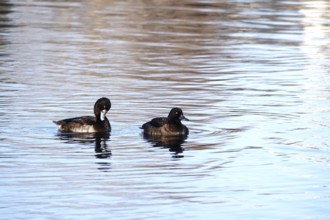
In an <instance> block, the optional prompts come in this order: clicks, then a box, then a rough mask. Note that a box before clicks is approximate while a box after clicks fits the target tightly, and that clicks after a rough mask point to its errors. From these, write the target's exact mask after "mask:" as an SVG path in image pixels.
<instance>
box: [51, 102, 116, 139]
mask: <svg viewBox="0 0 330 220" xmlns="http://www.w3.org/2000/svg"><path fill="white" fill-rule="evenodd" d="M110 108H111V102H110V100H109V99H108V98H105V97H102V98H100V99H98V100H97V101H96V102H95V104H94V115H95V116H81V117H76V118H68V119H63V120H59V121H53V122H54V123H55V124H56V125H57V128H58V131H60V132H67V133H96V132H110V131H111V125H110V122H109V120H108V118H107V117H106V114H107V112H108V111H109V110H110Z"/></svg>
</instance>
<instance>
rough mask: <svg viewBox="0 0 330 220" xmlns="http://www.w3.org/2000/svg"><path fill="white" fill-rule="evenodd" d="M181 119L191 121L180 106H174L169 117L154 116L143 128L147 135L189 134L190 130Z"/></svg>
mask: <svg viewBox="0 0 330 220" xmlns="http://www.w3.org/2000/svg"><path fill="white" fill-rule="evenodd" d="M181 120H186V121H189V119H188V118H186V117H185V116H184V115H183V112H182V110H181V109H180V108H172V110H171V111H170V113H169V114H168V116H167V117H161V118H154V119H152V120H151V121H149V122H147V123H145V124H143V125H142V127H141V129H143V133H144V134H145V135H146V136H187V135H188V134H189V130H188V128H187V127H186V126H185V125H184V124H182V123H181Z"/></svg>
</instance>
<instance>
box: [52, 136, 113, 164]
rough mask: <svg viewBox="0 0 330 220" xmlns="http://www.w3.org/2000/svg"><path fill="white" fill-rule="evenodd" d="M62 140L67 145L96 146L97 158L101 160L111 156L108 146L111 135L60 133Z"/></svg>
mask: <svg viewBox="0 0 330 220" xmlns="http://www.w3.org/2000/svg"><path fill="white" fill-rule="evenodd" d="M57 136H58V137H59V139H60V140H64V141H65V142H66V143H81V144H88V145H90V144H94V151H95V157H96V158H99V159H104V158H108V157H110V156H111V154H112V153H111V150H110V148H109V146H108V144H107V141H109V140H110V134H109V133H107V132H106V133H58V134H57Z"/></svg>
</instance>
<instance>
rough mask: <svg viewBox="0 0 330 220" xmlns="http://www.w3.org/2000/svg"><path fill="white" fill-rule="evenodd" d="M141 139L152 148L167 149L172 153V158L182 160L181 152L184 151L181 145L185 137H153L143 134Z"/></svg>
mask: <svg viewBox="0 0 330 220" xmlns="http://www.w3.org/2000/svg"><path fill="white" fill-rule="evenodd" d="M143 138H144V139H145V140H146V141H148V142H149V143H151V145H152V146H153V147H159V148H167V149H168V150H169V151H170V152H172V157H173V158H182V157H184V155H182V153H183V151H184V150H185V149H184V148H183V147H182V144H183V143H184V142H185V140H186V139H187V137H153V136H149V135H146V134H144V135H143Z"/></svg>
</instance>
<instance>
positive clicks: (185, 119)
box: [180, 115, 189, 121]
mask: <svg viewBox="0 0 330 220" xmlns="http://www.w3.org/2000/svg"><path fill="white" fill-rule="evenodd" d="M180 120H183V121H189V119H188V118H186V117H185V116H184V115H181V117H180Z"/></svg>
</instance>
